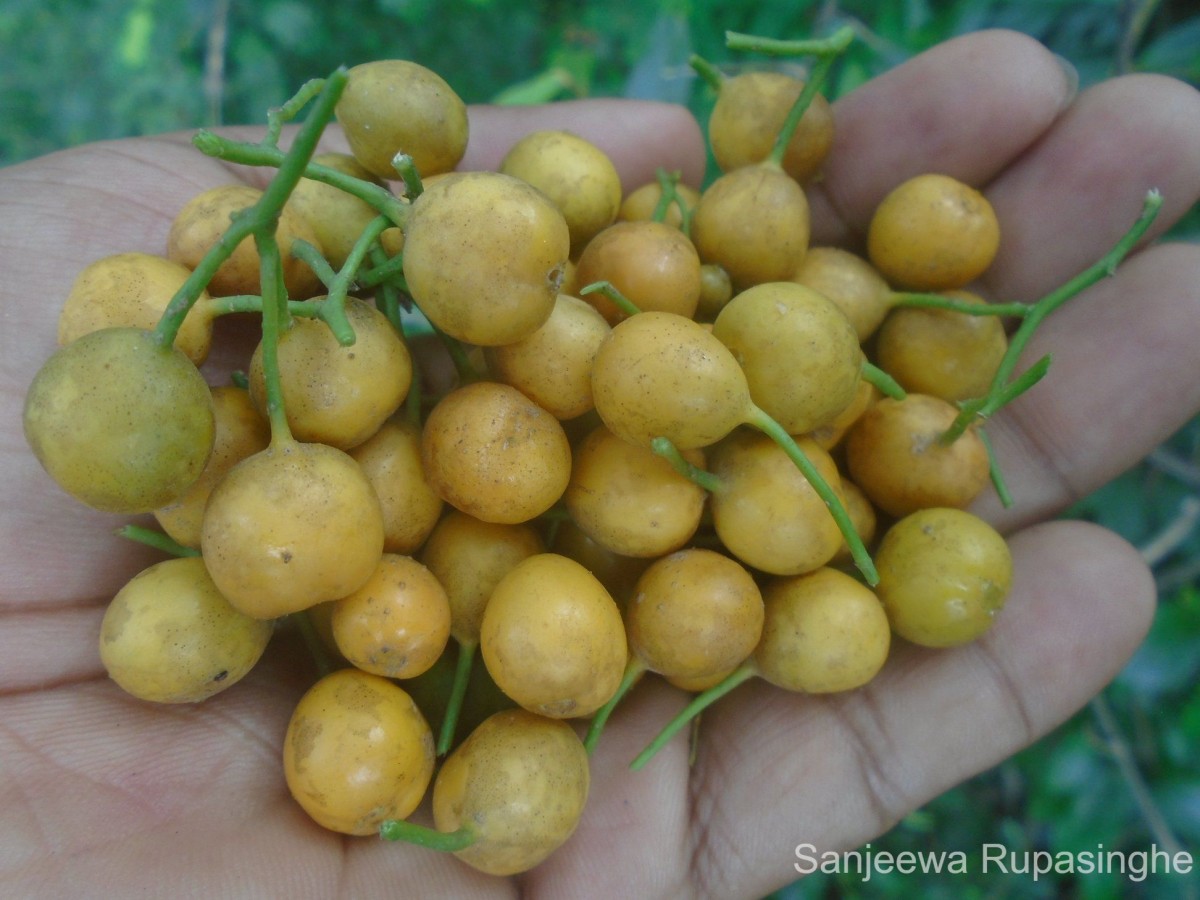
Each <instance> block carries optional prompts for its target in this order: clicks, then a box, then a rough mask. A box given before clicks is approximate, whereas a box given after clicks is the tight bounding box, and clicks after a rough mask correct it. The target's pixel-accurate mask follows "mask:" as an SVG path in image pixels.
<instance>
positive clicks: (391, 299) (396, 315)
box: [359, 244, 404, 331]
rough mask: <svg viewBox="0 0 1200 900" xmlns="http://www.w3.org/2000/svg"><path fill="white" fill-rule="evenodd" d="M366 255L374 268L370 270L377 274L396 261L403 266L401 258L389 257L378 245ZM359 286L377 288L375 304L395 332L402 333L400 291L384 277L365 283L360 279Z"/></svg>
mask: <svg viewBox="0 0 1200 900" xmlns="http://www.w3.org/2000/svg"><path fill="white" fill-rule="evenodd" d="M368 255H369V256H370V257H371V264H372V265H373V266H374V268H373V269H371V271H372V272H378V271H380V270H381V269H382V268H384V266H386V265H388V264H389V263H391V262H395V261H397V260H399V265H400V266H402V265H403V264H404V258H403V256H396V257H389V256H388V255H387V252H386V251H385V250H384V249H383V248H382V247H381V246H379V245H378V244H376V245H375V246H374V247H372V248H371V250H370V253H369V254H368ZM368 274H369V273H368ZM401 280H403V276H401ZM359 284H360V285H363V286H364V287H378V290H377V291H376V292H375V304H376V305H377V306H378V307H379V308H380V309H381V310H383V314H384V315H385V316H387V317H388V318H389V319H390V320H391V322H392V324H393V325H394V326H395V327H396V330H397V331H403V330H404V329H403V327H402V326H401V320H400V308H401V303H400V290H399V289H398V288H397V287H396V286H395V284H393V283H392V281H391V280H388V279H387V276H386V275H385V276H384V278H381V279H380V280H378V281H367V280H365V279H364V278H361V277H360V279H359Z"/></svg>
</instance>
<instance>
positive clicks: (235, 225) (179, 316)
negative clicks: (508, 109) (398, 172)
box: [155, 68, 390, 347]
mask: <svg viewBox="0 0 1200 900" xmlns="http://www.w3.org/2000/svg"><path fill="white" fill-rule="evenodd" d="M345 86H346V70H345V69H344V68H342V69H338V70H337V71H336V72H334V73H333V75H331V76H330V77H329V78H327V79H324V80H323V81H319V82H308V83H307V84H306V85H305V86H304V87H303V88H301V90H300V91H299V92H298V93H297V95H296V97H294V98H293V99H292V100H291V101H289V102H288V103H287V104H284V106H283V107H282V108H281V110H283V111H286V112H288V113H291V112H293V111H294V110H295V109H298V108H299V106H300V105H303V103H306V102H307V101H308V99H309V97H310V96H311V93H312V92H314V91H315V90H316V88H317V87H319V88H320V93H319V95H318V96H317V100H316V103H315V104H314V105H313V108H312V110H311V111H310V112H309V115H308V118H307V119H306V120H305V122H304V124H303V125H302V126H301V127H300V130H299V132H297V134H296V140H295V142H294V143H293V144H292V147H291V149H290V150H288V152H287V153H286V154H285V153H282V152H281V151H279V150H278V149H275V148H267V147H263V148H261V149H263V150H265V151H270V152H272V153H273V154H274V157H275V160H276V161H275V163H274V164H275V165H278V167H279V171H278V172H277V173H276V174H275V177H274V178H272V179H271V183H270V184H268V185H267V188H266V190H264V191H263V195H262V196H261V197H260V198H259V200H258V202H257V203H255V204H254V206H252V207H250V208H249V209H246V210H243V211H241V212H240V213H239V214H237V215H235V216H233V218H232V221H231V222H230V224H229V227H228V228H227V229H226V230H225V232H224V234H222V236H221V238H220V239H219V240H218V241H217V243H216V244H215V245H214V246H213V247H212V248H211V249H210V250H209V251H208V253H206V254H205V255H204V257H203V258H202V259H201V260H200V263H199V264H198V265H197V266H196V268H195V269H194V270H193V271H192V274H191V275H190V276H189V277H188V278H187V280H186V281H184V283H183V284H182V285H181V286H180V288H179V290H178V291H176V292H175V295H174V296H173V297H172V298H171V301H170V303H168V304H167V308H166V309H165V310H164V311H163V314H162V316H161V317H160V318H159V321H158V325H157V326H156V328H155V337H156V340H157V341H158V343H159V344H161V345H162V346H164V347H167V346H170V345H171V344H173V343H174V342H175V335H176V334H177V333H178V332H179V329H180V327H181V326H182V325H183V320H184V317H185V316H187V314H188V312H189V311H190V310H191V308H192V306H193V305H194V304H195V302H196V300H197V299H198V298H199V296H200V293H201V292H202V291H203V290H204V289H205V288H206V287H207V286H208V283H209V281H211V280H212V276H213V274H214V273H215V272H216V271H217V269H218V268H219V267H220V265H221V263H223V262H224V261H225V260H226V259H228V258H229V256H230V254H232V253H233V251H234V249H235V248H236V247H237V246H238V244H240V243H241V242H242V241H243V240H244V239H245V238H247V237H249V236H251V235H258V234H266V233H269V234H270V235H271V237H272V240H274V234H275V225H276V222H277V221H278V219H279V211H280V210H281V209H282V208H283V204H284V203H285V202H286V201H287V198H288V196H289V195H290V194H291V192H292V189H293V188H295V186H296V183H297V182H298V181H299V180H300V179H301V177H303V176H304V174H305V167H306V166H307V165H308V161H309V159H310V158H311V157H312V154H313V152H314V151H315V149H316V146H317V141H318V139H320V137H321V133H322V132H323V131H324V130H325V126H326V125H328V124H329V122H330V120H331V119H332V118H333V112H334V108H335V107H336V106H337V101H338V98H339V97H340V96H341V93H342V90H343V89H344V88H345ZM281 114H282V113H281ZM214 142H215V143H216V144H218V145H220V144H233V143H234V142H232V141H227V140H226V139H224V138H220V137H218V136H217V135H215V134H212V133H211V132H204V131H202V132H200V133H199V134H197V135H196V137H195V138H194V139H193V143H194V144H195V145H196V146H197V147H200V148H201V149H202V150H203V147H204V145H212V144H213V143H214ZM250 146H252V145H250ZM385 193H386V192H385ZM389 196H390V195H389ZM276 256H278V253H276Z"/></svg>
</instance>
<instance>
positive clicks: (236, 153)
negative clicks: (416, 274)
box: [192, 131, 408, 227]
mask: <svg viewBox="0 0 1200 900" xmlns="http://www.w3.org/2000/svg"><path fill="white" fill-rule="evenodd" d="M192 143H193V144H194V145H195V146H196V148H197V149H199V150H200V152H201V153H204V154H205V155H206V156H211V157H213V158H214V159H221V160H225V161H226V162H232V163H237V164H239V165H244V166H258V167H266V168H270V167H273V166H282V163H283V160H284V158H285V155H286V154H284V152H283V151H282V150H280V149H278V148H277V147H266V146H263V145H262V144H254V143H250V142H247V141H233V140H230V139H229V138H224V137H221V136H219V135H216V134H213V133H212V132H211V131H201V132H200V133H199V134H197V135H196V136H195V137H194V138H192ZM292 150H295V146H294V145H293V147H292ZM291 152H292V151H290V150H289V151H288V153H291ZM300 174H301V175H302V176H303V177H304V178H311V179H312V180H313V181H320V182H321V183H323V184H328V185H331V186H333V187H336V188H339V189H341V190H343V191H345V192H346V193H348V194H352V195H354V196H355V197H358V198H359V199H360V200H362V201H363V202H364V203H367V204H369V205H370V206H371V207H372V208H373V209H375V211H376V212H378V213H380V214H381V215H385V216H387V217H388V218H389V219H390V220H391V222H392V224H393V225H399V226H401V227H403V225H404V223H405V221H406V220H407V218H408V205H407V204H405V203H404V202H403V201H401V200H400V199H399V198H398V197H396V195H395V194H393V193H391V192H390V191H389V190H387V188H384V187H380V186H379V185H378V184H375V183H374V182H371V181H366V180H364V179H362V178H356V177H355V176H353V175H347V174H346V173H345V172H340V171H338V170H337V169H334V168H331V167H329V166H325V165H322V164H321V163H314V162H309V163H307V164H306V165H305V167H304V170H303V171H302V172H301V173H300Z"/></svg>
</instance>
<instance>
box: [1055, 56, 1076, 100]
mask: <svg viewBox="0 0 1200 900" xmlns="http://www.w3.org/2000/svg"><path fill="white" fill-rule="evenodd" d="M1054 61H1055V62H1057V63H1058V67H1059V68H1060V69H1062V73H1063V86H1064V91H1063V101H1062V105H1063V107H1064V108H1066V107H1068V106H1070V105H1071V103H1072V102H1073V101H1074V100H1075V97H1076V95H1077V94H1078V93H1079V70H1078V69H1077V68H1075V64H1074V63H1073V62H1071V61H1070V60H1069V59H1067V58H1066V57H1065V56H1061V55H1060V54H1058V53H1055V54H1054Z"/></svg>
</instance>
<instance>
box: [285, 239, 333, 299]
mask: <svg viewBox="0 0 1200 900" xmlns="http://www.w3.org/2000/svg"><path fill="white" fill-rule="evenodd" d="M288 253H290V254H291V255H292V256H294V257H295V258H296V259H298V260H300V261H301V262H303V263H304V264H305V265H307V266H308V267H309V268H310V269H312V270H313V274H315V275H316V276H317V278H319V279H320V280H321V284H323V285H324V286H325V289H326V290H328V289H329V285H331V284H332V283H333V280H334V279H335V278H336V277H337V273H336V272H335V271H333V267H332V266H330V265H329V260H327V259H326V258H325V257H324V255H322V253H321V251H320V250H318V249H317V248H316V247H314V246H313V245H312V244H310V243H309V242H308V241H306V240H304V238H296V239H295V240H294V241H292V246H291V247H289V248H288Z"/></svg>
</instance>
